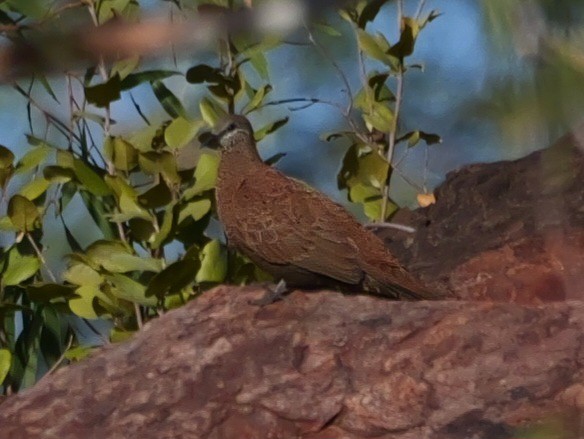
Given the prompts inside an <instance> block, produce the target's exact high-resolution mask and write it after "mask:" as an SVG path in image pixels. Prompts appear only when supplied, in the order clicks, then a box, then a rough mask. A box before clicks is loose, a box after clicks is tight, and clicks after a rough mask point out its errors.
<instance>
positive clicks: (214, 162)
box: [183, 153, 220, 200]
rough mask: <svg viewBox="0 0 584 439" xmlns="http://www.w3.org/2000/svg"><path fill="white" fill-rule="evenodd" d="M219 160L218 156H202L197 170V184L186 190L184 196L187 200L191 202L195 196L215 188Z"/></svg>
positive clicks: (204, 154)
mask: <svg viewBox="0 0 584 439" xmlns="http://www.w3.org/2000/svg"><path fill="white" fill-rule="evenodd" d="M219 160H220V159H219V156H218V155H216V154H206V153H203V154H201V156H200V158H199V162H198V163H197V168H196V169H195V184H194V185H193V186H192V187H190V188H188V189H187V190H185V192H184V194H183V198H184V199H185V200H190V199H191V198H193V197H194V196H196V195H199V194H201V193H203V192H205V191H208V190H210V189H213V188H214V187H215V183H216V181H217V171H218V170H219Z"/></svg>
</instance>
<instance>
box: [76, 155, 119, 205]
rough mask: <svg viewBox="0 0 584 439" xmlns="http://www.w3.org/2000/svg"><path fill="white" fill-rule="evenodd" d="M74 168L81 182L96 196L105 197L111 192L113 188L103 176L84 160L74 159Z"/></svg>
mask: <svg viewBox="0 0 584 439" xmlns="http://www.w3.org/2000/svg"><path fill="white" fill-rule="evenodd" d="M73 170H74V171H75V175H76V176H77V179H78V180H79V181H80V182H81V184H82V185H83V186H84V187H85V189H87V190H88V191H89V192H91V193H92V194H93V195H95V196H96V197H104V196H106V195H110V194H111V190H110V188H109V187H108V185H107V184H105V181H104V179H103V177H101V176H100V175H98V174H97V173H96V172H95V171H94V170H93V169H92V168H91V167H89V166H88V165H87V164H85V163H84V162H83V161H82V160H79V159H74V160H73Z"/></svg>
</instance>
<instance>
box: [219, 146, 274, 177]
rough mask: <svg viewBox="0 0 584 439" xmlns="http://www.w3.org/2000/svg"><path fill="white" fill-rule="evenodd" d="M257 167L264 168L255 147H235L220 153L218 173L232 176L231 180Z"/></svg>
mask: <svg viewBox="0 0 584 439" xmlns="http://www.w3.org/2000/svg"><path fill="white" fill-rule="evenodd" d="M257 166H264V162H263V161H262V159H261V157H260V155H259V154H258V151H257V149H256V147H255V145H236V146H233V147H231V148H229V149H224V150H223V152H222V153H221V165H220V168H221V169H220V171H221V170H223V171H227V172H229V173H230V174H232V176H231V178H235V177H236V176H238V175H239V176H243V175H246V174H248V173H250V172H253V171H254V169H255V168H256V167H257Z"/></svg>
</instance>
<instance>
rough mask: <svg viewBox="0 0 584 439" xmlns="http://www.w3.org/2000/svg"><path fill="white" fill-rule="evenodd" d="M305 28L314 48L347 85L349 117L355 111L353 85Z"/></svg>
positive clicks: (346, 112)
mask: <svg viewBox="0 0 584 439" xmlns="http://www.w3.org/2000/svg"><path fill="white" fill-rule="evenodd" d="M304 27H305V29H306V32H307V33H308V39H309V40H310V42H311V43H312V44H313V45H314V47H316V49H317V50H318V51H319V52H320V54H321V55H322V56H323V57H324V58H325V59H327V60H328V61H329V62H330V63H331V65H332V66H333V67H334V69H335V70H336V72H337V75H338V77H339V78H340V79H341V81H342V82H343V84H344V85H345V92H346V93H347V98H348V101H349V102H348V103H347V108H346V109H345V114H346V115H347V116H349V115H350V114H351V111H352V109H353V92H352V90H351V85H350V84H349V79H348V78H347V75H345V72H343V69H341V66H339V63H337V61H336V60H335V59H334V58H333V57H332V56H331V55H330V54H329V53H328V51H327V50H326V49H325V48H324V46H322V45H321V44H320V43H319V42H317V41H316V39H315V38H314V35H313V34H312V32H311V31H310V28H309V27H308V25H305V26H304Z"/></svg>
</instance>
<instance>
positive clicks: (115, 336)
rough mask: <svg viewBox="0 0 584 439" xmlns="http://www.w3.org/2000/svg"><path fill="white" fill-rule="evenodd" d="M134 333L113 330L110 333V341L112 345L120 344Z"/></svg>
mask: <svg viewBox="0 0 584 439" xmlns="http://www.w3.org/2000/svg"><path fill="white" fill-rule="evenodd" d="M135 333H136V332H135V331H125V330H123V329H118V328H113V329H112V332H111V333H110V341H111V342H112V343H121V342H124V341H126V340H129V339H130V338H131V337H132V336H133V335H134V334H135Z"/></svg>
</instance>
